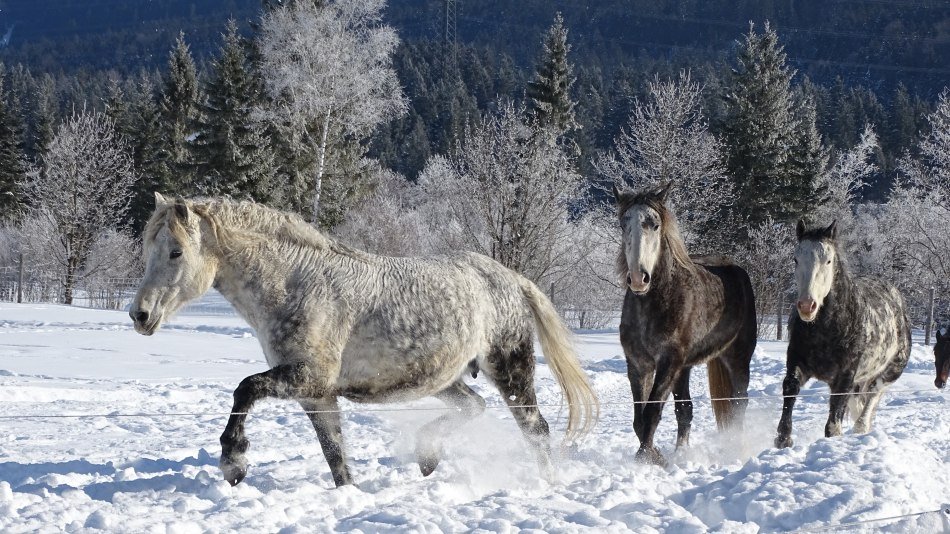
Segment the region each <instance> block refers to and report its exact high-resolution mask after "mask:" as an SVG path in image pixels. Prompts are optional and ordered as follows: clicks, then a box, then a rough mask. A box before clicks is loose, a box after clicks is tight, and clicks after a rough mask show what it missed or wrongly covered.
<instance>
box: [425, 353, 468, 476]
mask: <svg viewBox="0 0 950 534" xmlns="http://www.w3.org/2000/svg"><path fill="white" fill-rule="evenodd" d="M476 369H477V367H476ZM435 398H437V399H439V400H441V401H442V402H444V403H445V404H447V405H448V406H450V407H453V408H456V409H457V410H458V411H457V412H454V413H448V414H445V415H441V416H439V417H438V418H437V419H435V420H434V421H430V422H428V423H426V424H425V426H423V427H422V429H421V430H419V434H418V435H417V437H416V459H417V461H418V462H419V469H420V470H422V476H424V477H427V476H429V475H430V474H432V472H433V471H435V467H436V466H437V465H439V460H440V459H441V457H442V443H441V442H442V436H444V435H445V434H447V433H449V432H451V431H452V430H455V429H456V428H458V427H459V426H461V425H462V424H463V423H465V422H466V421H468V420H470V419H473V418H475V417H478V416H479V415H480V414H481V413H482V412H484V411H485V399H483V398H482V397H481V396H479V394H478V393H475V391H474V390H473V389H472V388H470V387H468V385H467V384H466V383H465V382H462V381H461V380H459V381H457V382H455V383H454V384H452V385H451V386H449V387H447V388H445V389H444V390H442V391H440V392H438V393H436V394H435Z"/></svg>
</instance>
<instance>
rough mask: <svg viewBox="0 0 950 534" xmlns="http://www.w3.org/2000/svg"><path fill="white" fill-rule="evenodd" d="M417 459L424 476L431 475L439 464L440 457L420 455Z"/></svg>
mask: <svg viewBox="0 0 950 534" xmlns="http://www.w3.org/2000/svg"><path fill="white" fill-rule="evenodd" d="M417 461H418V462H419V470H420V471H422V476H424V477H427V476H429V475H431V474H432V472H433V471H435V468H436V466H438V465H439V457H438V456H436V455H425V456H422V455H420V456H419V458H418V460H417Z"/></svg>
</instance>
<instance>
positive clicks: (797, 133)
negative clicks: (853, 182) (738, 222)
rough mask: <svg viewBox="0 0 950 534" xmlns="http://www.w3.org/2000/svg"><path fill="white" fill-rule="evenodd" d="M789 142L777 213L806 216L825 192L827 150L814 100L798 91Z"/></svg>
mask: <svg viewBox="0 0 950 534" xmlns="http://www.w3.org/2000/svg"><path fill="white" fill-rule="evenodd" d="M794 102H795V109H796V110H797V113H796V121H795V129H794V130H793V140H792V143H793V144H792V145H791V147H790V150H789V157H788V162H787V167H786V170H785V176H784V180H783V181H782V190H781V194H780V198H779V213H785V214H789V215H791V216H792V217H795V216H796V215H799V216H800V215H805V214H808V213H811V212H813V211H814V210H815V209H816V207H817V205H818V203H819V202H820V201H821V199H822V197H823V196H824V195H825V191H823V190H822V188H823V184H824V181H823V180H822V176H823V175H824V174H825V173H826V172H827V171H828V159H829V154H828V149H827V148H826V147H825V146H824V145H823V144H822V140H821V134H820V133H818V126H817V124H816V122H817V112H816V110H815V103H814V101H813V100H812V99H811V98H809V97H808V96H805V95H804V94H801V93H798V94H797V95H795V98H794ZM848 209H850V208H848Z"/></svg>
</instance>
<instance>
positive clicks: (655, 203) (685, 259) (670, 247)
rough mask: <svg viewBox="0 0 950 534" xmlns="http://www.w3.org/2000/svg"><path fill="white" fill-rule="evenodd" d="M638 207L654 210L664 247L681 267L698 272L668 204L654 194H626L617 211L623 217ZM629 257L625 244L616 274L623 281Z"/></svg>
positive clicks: (621, 198)
mask: <svg viewBox="0 0 950 534" xmlns="http://www.w3.org/2000/svg"><path fill="white" fill-rule="evenodd" d="M636 205H644V206H647V207H649V208H652V209H653V210H654V211H656V212H657V213H658V214H659V215H660V228H661V229H662V230H661V231H662V232H663V234H662V236H661V239H662V241H663V245H664V247H665V248H666V250H667V251H669V254H670V255H671V256H672V257H673V261H675V262H676V263H677V264H678V265H679V266H681V267H683V268H684V269H686V270H687V271H688V272H689V273H693V272H694V271H695V270H696V264H695V263H693V260H692V259H690V257H689V252H687V251H686V243H685V242H684V241H683V236H682V235H680V230H679V225H678V224H676V217H675V216H674V215H673V212H671V211H670V210H669V208H667V207H666V204H665V203H664V202H663V200H662V199H661V198H659V197H658V196H657V195H656V194H655V193H653V192H649V191H648V192H644V193H636V194H624V195H622V196H621V197H620V198H619V199H618V200H617V210H618V213H619V216H620V217H623V214H624V213H627V210H629V209H630V208H632V207H633V206H636ZM627 271H628V267H627V257H626V255H625V254H624V250H623V244H622V243H621V245H620V252H619V253H618V254H617V263H616V272H617V274H618V275H619V276H620V278H621V279H623V278H625V277H626V276H627Z"/></svg>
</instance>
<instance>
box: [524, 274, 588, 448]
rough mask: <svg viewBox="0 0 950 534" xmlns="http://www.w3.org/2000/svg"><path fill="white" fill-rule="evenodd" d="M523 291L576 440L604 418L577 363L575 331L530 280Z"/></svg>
mask: <svg viewBox="0 0 950 534" xmlns="http://www.w3.org/2000/svg"><path fill="white" fill-rule="evenodd" d="M521 292H522V294H524V297H525V300H527V302H528V305H529V306H531V313H532V314H533V315H534V324H535V327H536V328H537V330H538V338H539V340H540V341H541V350H542V351H543V352H544V359H545V360H547V362H548V365H549V366H550V367H551V372H552V373H554V378H556V379H557V382H558V384H559V385H560V386H561V391H562V392H563V393H564V398H565V399H566V400H567V413H568V415H567V439H568V440H574V439H577V438H579V437H581V436H583V435H584V434H587V433H588V432H590V431H591V429H592V428H593V426H594V423H596V422H597V418H598V416H599V415H600V404H599V402H598V401H597V395H596V394H595V393H594V390H593V389H592V388H591V386H590V382H588V381H587V375H586V374H584V370H583V369H581V364H580V362H578V361H577V354H576V353H575V352H574V346H573V343H572V342H571V332H570V330H568V329H567V326H566V325H565V324H564V322H563V321H562V320H561V318H560V316H558V314H557V310H555V309H554V305H553V304H552V303H551V301H550V299H548V297H547V296H545V295H544V293H542V292H541V290H540V289H538V286H536V285H534V284H533V283H531V282H530V281H529V280H527V279H524V278H523V279H522V280H521Z"/></svg>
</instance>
